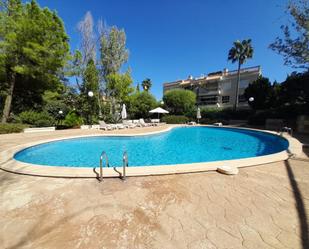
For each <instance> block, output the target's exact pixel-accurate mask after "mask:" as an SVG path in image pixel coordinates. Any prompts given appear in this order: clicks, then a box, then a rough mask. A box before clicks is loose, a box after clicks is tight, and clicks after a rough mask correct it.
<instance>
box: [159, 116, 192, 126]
mask: <svg viewBox="0 0 309 249" xmlns="http://www.w3.org/2000/svg"><path fill="white" fill-rule="evenodd" d="M162 122H166V123H167V124H185V123H187V122H189V119H188V118H187V117H186V116H180V115H168V116H164V117H163V118H162Z"/></svg>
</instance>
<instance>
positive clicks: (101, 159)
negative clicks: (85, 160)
mask: <svg viewBox="0 0 309 249" xmlns="http://www.w3.org/2000/svg"><path fill="white" fill-rule="evenodd" d="M103 158H105V163H106V167H109V164H108V157H107V154H106V152H105V151H103V152H102V153H101V156H100V177H99V181H100V182H102V181H103Z"/></svg>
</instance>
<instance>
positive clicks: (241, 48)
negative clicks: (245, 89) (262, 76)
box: [228, 39, 253, 110]
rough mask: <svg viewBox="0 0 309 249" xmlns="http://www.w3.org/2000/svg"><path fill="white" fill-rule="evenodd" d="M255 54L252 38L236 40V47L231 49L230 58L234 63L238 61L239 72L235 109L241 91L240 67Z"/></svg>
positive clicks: (235, 108)
mask: <svg viewBox="0 0 309 249" xmlns="http://www.w3.org/2000/svg"><path fill="white" fill-rule="evenodd" d="M252 56H253V47H252V45H251V39H248V40H243V41H242V42H240V41H239V40H237V41H235V42H234V47H232V48H231V49H230V51H229V55H228V60H230V61H232V63H235V62H238V74H237V86H236V96H235V103H234V110H237V107H238V92H239V82H240V67H241V65H242V64H244V63H245V62H246V60H247V59H250V58H252Z"/></svg>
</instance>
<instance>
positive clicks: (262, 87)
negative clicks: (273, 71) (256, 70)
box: [244, 76, 274, 110]
mask: <svg viewBox="0 0 309 249" xmlns="http://www.w3.org/2000/svg"><path fill="white" fill-rule="evenodd" d="M244 94H245V97H246V99H249V98H251V97H253V98H254V101H251V102H250V101H249V105H250V106H251V107H252V108H253V109H254V110H263V109H267V108H270V107H271V106H272V103H273V100H272V98H273V97H274V90H273V87H272V85H271V83H270V81H269V79H268V78H265V77H262V76H260V77H259V78H258V79H257V80H255V81H253V82H252V83H250V84H249V86H248V87H247V88H246V89H245V93H244Z"/></svg>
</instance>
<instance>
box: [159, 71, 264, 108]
mask: <svg viewBox="0 0 309 249" xmlns="http://www.w3.org/2000/svg"><path fill="white" fill-rule="evenodd" d="M260 74H261V67H260V66H256V67H248V68H243V69H241V71H240V84H239V98H238V102H239V104H238V106H239V107H240V108H242V107H243V108H246V107H248V102H247V100H246V99H245V97H244V91H245V89H246V88H247V87H248V85H249V84H250V83H251V82H253V81H254V80H256V79H257V78H258V77H259V75H260ZM236 86H237V70H234V71H228V69H224V70H223V71H218V72H213V73H209V74H208V75H206V76H201V77H198V78H193V77H192V76H189V77H188V78H187V79H185V80H177V81H174V82H168V83H164V84H163V92H166V91H168V90H171V89H188V90H192V91H194V92H195V93H196V96H197V105H198V106H207V107H218V108H227V107H232V106H233V105H234V103H235V101H236V98H235V95H236Z"/></svg>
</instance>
